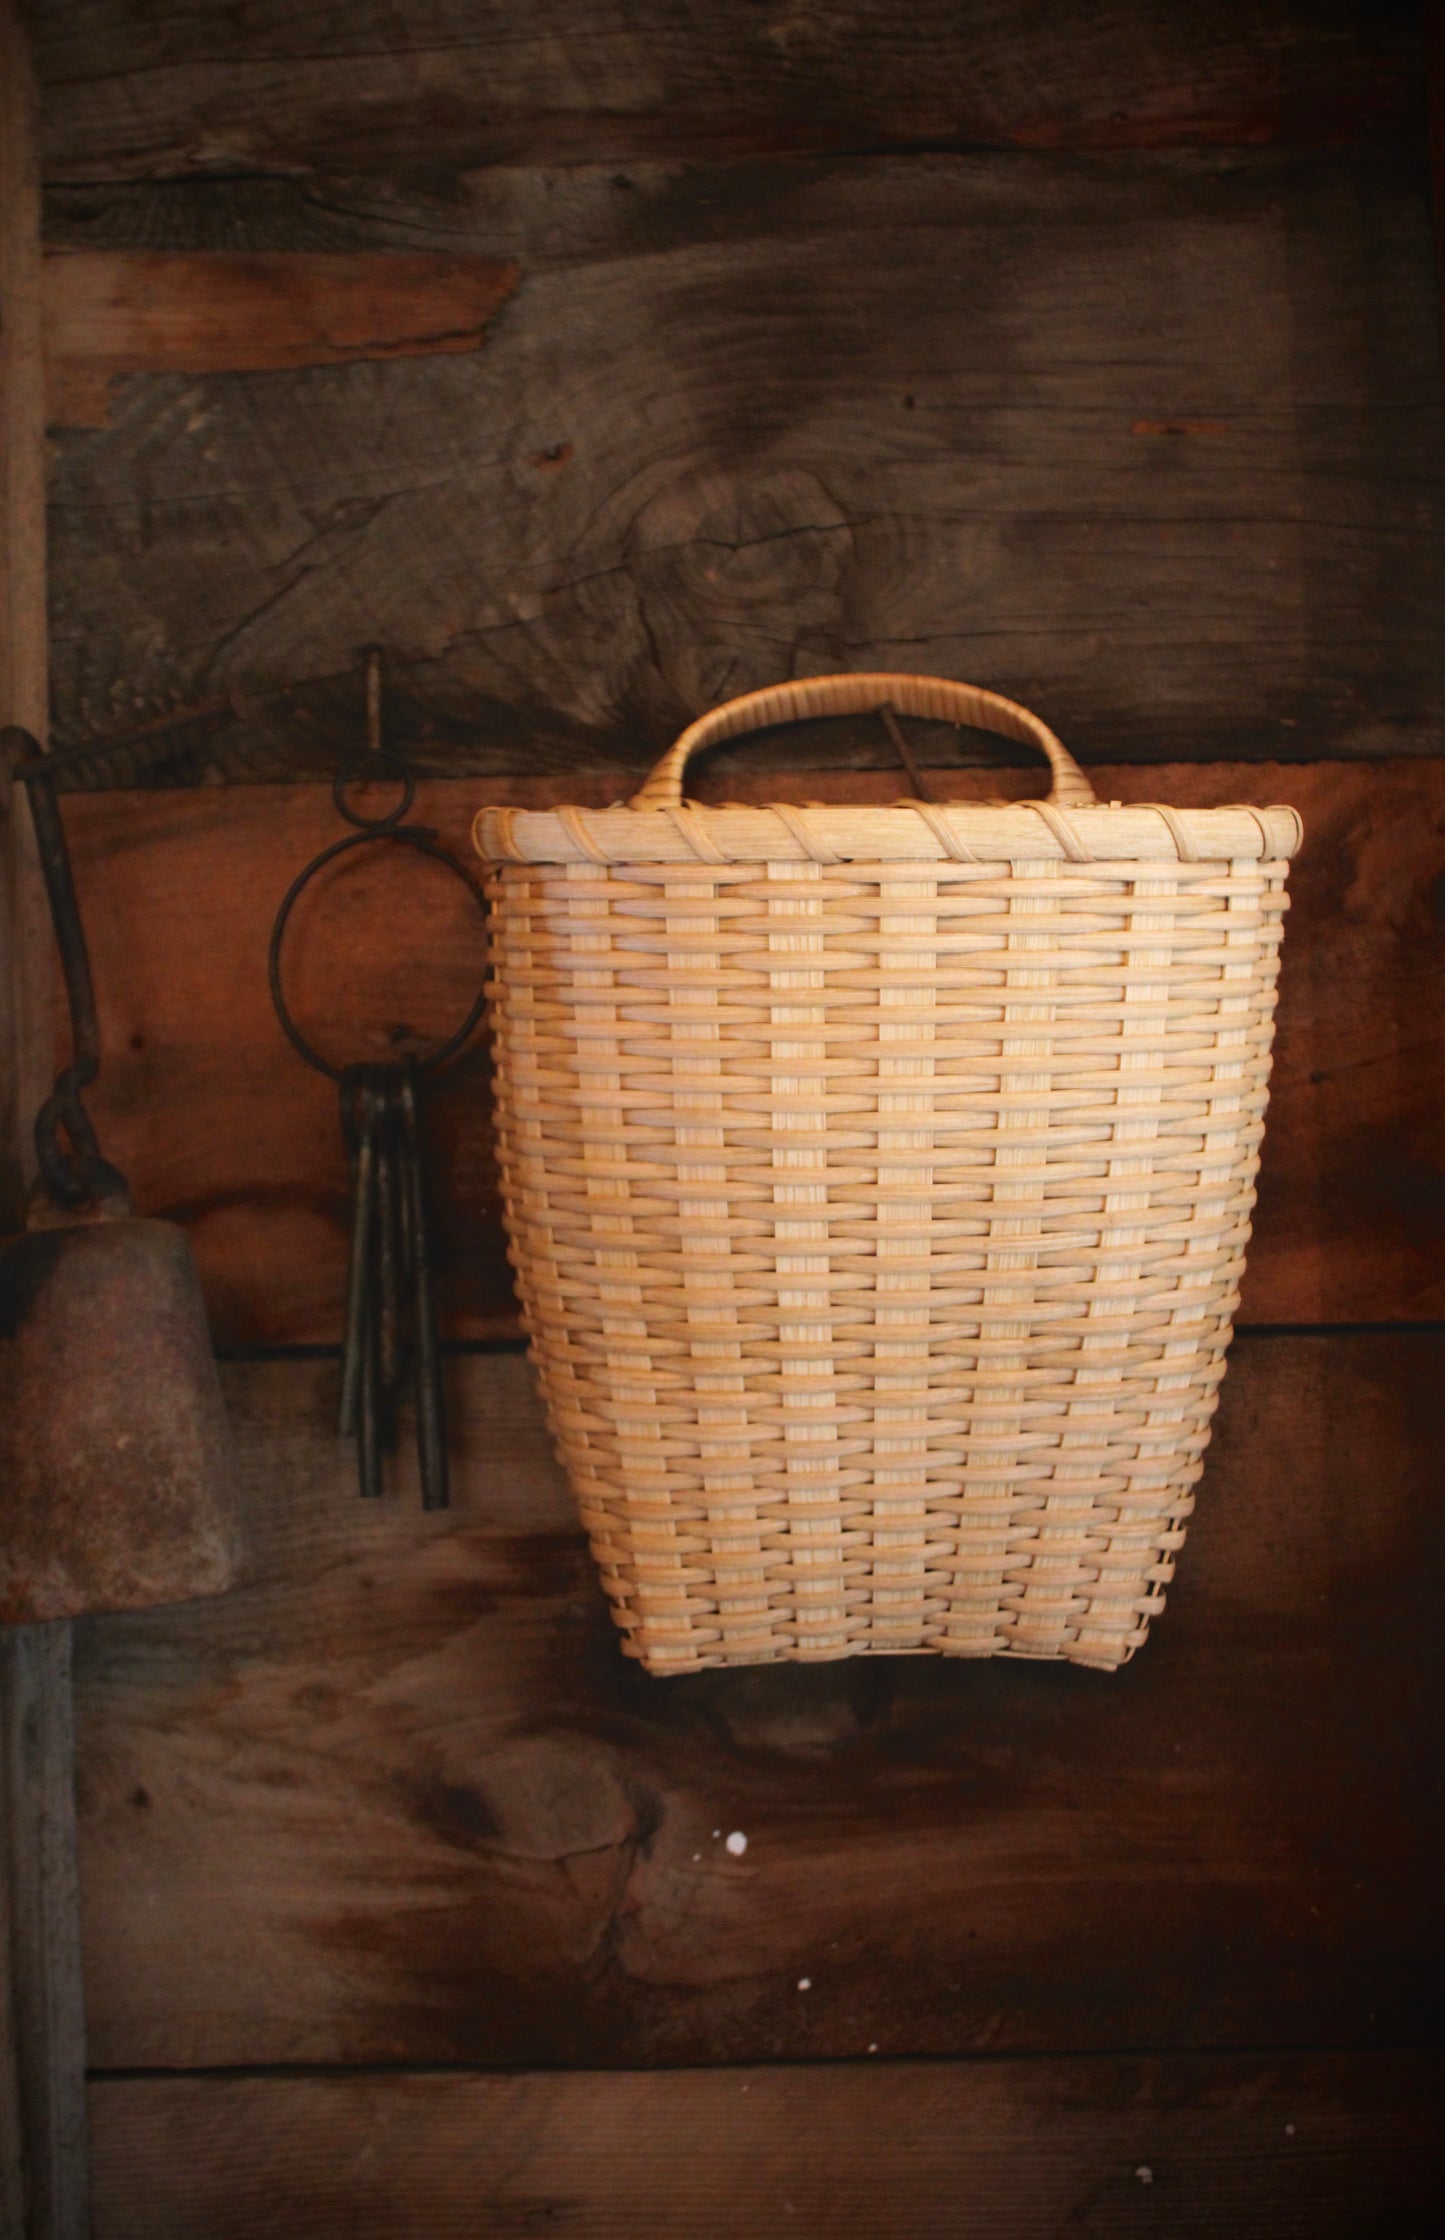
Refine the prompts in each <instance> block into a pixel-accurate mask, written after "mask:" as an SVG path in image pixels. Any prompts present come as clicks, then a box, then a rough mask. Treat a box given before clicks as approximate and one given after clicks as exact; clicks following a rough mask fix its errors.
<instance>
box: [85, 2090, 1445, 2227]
mask: <svg viewBox="0 0 1445 2240" xmlns="http://www.w3.org/2000/svg"><path fill="white" fill-rule="evenodd" d="M1439 2085H1440V2069H1439V2064H1438V2062H1435V2061H1431V2060H1430V2059H1428V2058H1421V2057H1410V2056H1401V2055H1392V2054H1375V2055H1372V2056H1370V2057H1368V2058H1361V2057H1360V2056H1358V2055H1354V2056H1351V2055H1340V2054H1285V2055H1283V2056H1272V2057H1270V2056H1266V2057H1260V2056H1258V2055H1242V2056H1234V2057H1232V2058H1229V2059H1215V2060H1199V2059H1189V2058H1186V2057H1181V2056H1178V2055H1174V2056H1168V2057H1163V2058H1159V2057H1154V2058H1143V2059H1134V2060H1128V2061H1075V2060H1069V2059H1053V2060H1033V2061H1023V2062H997V2061H974V2062H967V2063H951V2064H945V2063H940V2062H926V2063H913V2064H909V2065H907V2066H904V2065H902V2064H892V2063H878V2064H874V2065H871V2066H868V2065H863V2064H859V2065H857V2066H848V2067H834V2068H819V2067H809V2066H804V2067H801V2068H795V2069H747V2070H737V2069H733V2070H728V2071H726V2072H723V2073H717V2072H714V2073H712V2074H706V2073H694V2074H690V2075H689V2074H683V2075H673V2076H656V2075H653V2076H646V2075H641V2076H639V2075H616V2076H552V2077H546V2076H518V2077H495V2076H458V2077H417V2076H390V2077H376V2076H372V2077H369V2076H353V2077H325V2078H321V2077H316V2078H311V2077H308V2078H299V2077H298V2078H290V2077H288V2078H236V2079H231V2078H225V2079H222V2078H206V2079H199V2078H195V2079H193V2078H165V2079H155V2080H149V2079H140V2078H137V2079H133V2080H126V2081H124V2082H121V2081H114V2082H111V2081H105V2082H101V2083H98V2084H97V2085H96V2086H95V2087H94V2088H93V2095H92V2097H93V2104H94V2109H95V2126H96V2137H97V2146H98V2151H99V2197H98V2202H97V2217H96V2240H150V2236H151V2235H152V2234H153V2233H155V2232H156V2231H157V2230H163V2231H164V2232H165V2233H166V2235H167V2240H251V2236H252V2235H253V2234H255V2233H257V2232H262V2231H264V2232H266V2233H268V2234H270V2235H272V2240H342V2235H345V2240H395V2236H396V2235H397V2234H399V2233H403V2232H407V2233H410V2232H423V2231H424V2232H426V2233H428V2234H431V2235H433V2236H434V2240H474V2235H476V2234H477V2233H481V2232H487V2233H493V2232H514V2231H531V2230H533V2229H534V2228H551V2227H552V2226H554V2225H555V2226H557V2227H558V2228H560V2229H563V2230H565V2231H566V2232H567V2233H568V2234H569V2235H575V2236H576V2240H635V2235H637V2234H639V2233H664V2234H669V2235H671V2234H676V2233H686V2234H688V2235H689V2240H759V2235H761V2234H764V2233H779V2232H786V2233H795V2234H797V2235H799V2240H806V2236H810V2240H835V2236H838V2235H842V2234H851V2235H856V2236H863V2240H965V2236H966V2240H1056V2236H1057V2235H1058V2234H1060V2233H1062V2232H1070V2233H1073V2232H1080V2233H1085V2234H1087V2233H1095V2234H1101V2235H1102V2234H1108V2235H1109V2240H1127V2236H1129V2235H1139V2236H1141V2240H1142V2236H1143V2235H1145V2234H1159V2233H1168V2234H1169V2235H1171V2240H1281V2235H1283V2234H1285V2233H1300V2234H1304V2233H1308V2234H1309V2235H1310V2240H1359V2236H1360V2235H1361V2234H1363V2233H1382V2234H1383V2233H1388V2234H1390V2235H1391V2240H1423V2236H1424V2234H1425V2233H1426V2232H1427V2231H1428V2230H1430V2229H1431V2228H1432V2226H1433V2222H1434V2215H1435V2212H1436V2210H1437V2209H1438V2206H1439V2198H1438V2184H1439V2164H1438V2149H1437V2145H1436V2140H1435V2131H1436V2117H1437V2114H1438V2097H1437V2096H1438V2092H1439Z"/></svg>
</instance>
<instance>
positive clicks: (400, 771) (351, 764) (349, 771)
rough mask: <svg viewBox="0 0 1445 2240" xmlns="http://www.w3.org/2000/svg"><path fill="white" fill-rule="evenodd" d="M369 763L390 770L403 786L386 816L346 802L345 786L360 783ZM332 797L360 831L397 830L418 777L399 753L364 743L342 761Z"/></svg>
mask: <svg viewBox="0 0 1445 2240" xmlns="http://www.w3.org/2000/svg"><path fill="white" fill-rule="evenodd" d="M368 763H372V764H375V765H376V766H378V767H379V768H381V769H384V770H386V771H388V772H389V773H390V775H391V776H392V777H393V778H395V780H396V782H397V784H398V785H399V786H400V787H401V799H400V801H398V803H397V805H396V807H395V808H394V809H388V810H387V812H386V814H385V815H384V816H380V817H364V816H363V815H362V814H361V811H360V810H359V809H352V808H349V807H348V806H347V800H346V789H347V787H348V786H354V785H359V784H360V783H361V773H362V771H363V770H364V769H365V768H366V766H367V764H368ZM331 798H332V800H333V801H334V802H335V803H336V807H337V810H338V813H339V814H340V815H341V816H343V817H345V819H346V821H347V823H348V824H354V825H356V826H357V827H358V829H359V830H360V831H362V832H394V831H396V830H397V829H398V828H399V827H400V826H401V820H402V818H403V817H404V816H405V815H406V813H407V810H408V809H409V808H410V807H411V805H412V802H413V801H414V800H415V799H416V780H415V778H414V777H413V776H412V774H411V770H410V768H409V766H408V765H407V763H406V762H405V761H404V760H403V759H402V757H401V756H400V755H399V754H392V753H391V752H390V751H389V750H388V749H387V748H386V747H363V748H362V749H361V751H360V753H359V754H353V755H349V756H348V757H347V759H346V761H345V762H343V763H342V765H341V768H340V769H339V770H338V771H337V773H336V776H335V777H334V778H333V779H332V781H331Z"/></svg>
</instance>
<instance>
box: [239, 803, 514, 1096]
mask: <svg viewBox="0 0 1445 2240" xmlns="http://www.w3.org/2000/svg"><path fill="white" fill-rule="evenodd" d="M408 783H409V781H408ZM408 799H410V793H408ZM346 813H347V812H346V811H345V810H343V811H342V814H343V816H344V815H346ZM350 821H351V822H352V823H353V824H356V823H358V822H361V823H362V825H363V829H362V830H361V831H360V832H348V833H347V835H346V837H345V838H344V839H342V840H333V841H332V843H331V845H330V847H329V848H323V849H322V851H321V853H320V855H319V856H316V857H314V858H313V859H312V861H311V862H310V863H308V864H307V866H306V868H305V870H304V871H300V872H298V873H297V875H296V877H295V878H294V879H293V880H292V882H291V884H290V886H289V887H288V888H287V890H286V893H285V895H284V896H283V898H282V902H281V907H280V909H279V910H278V911H277V912H276V923H275V925H274V926H273V927H272V928H271V947H270V952H269V954H268V957H267V961H266V971H267V977H268V978H269V980H270V983H271V1001H272V1003H273V1004H274V1005H275V1006H276V1016H277V1018H278V1019H279V1020H280V1022H281V1025H282V1028H283V1029H284V1031H285V1034H286V1038H287V1040H288V1041H289V1042H290V1044H291V1047H292V1049H293V1050H295V1051H296V1053H297V1055H298V1056H300V1057H302V1058H304V1059H305V1060H306V1063H307V1065H308V1066H311V1067H313V1068H314V1069H315V1071H316V1072H317V1073H324V1074H325V1076H326V1078H327V1080H328V1081H340V1080H341V1079H342V1077H343V1075H344V1074H345V1073H346V1072H347V1071H348V1070H349V1069H348V1068H347V1067H345V1066H333V1065H330V1064H328V1062H327V1060H326V1059H325V1058H323V1057H322V1055H321V1053H320V1051H319V1050H316V1049H314V1048H313V1047H312V1045H311V1044H310V1043H309V1042H308V1041H307V1039H306V1037H305V1035H304V1034H303V1033H302V1032H301V1029H300V1028H299V1027H298V1026H297V1024H296V1021H295V1020H294V1019H293V1018H292V1016H291V1013H290V1011H289V1010H288V1008H287V1004H286V997H285V995H284V993H283V991H282V987H281V944H282V942H283V941H284V940H285V937H286V926H287V922H288V920H289V919H290V916H291V912H292V910H293V909H294V907H295V905H296V903H297V901H298V900H299V899H300V897H301V895H302V894H303V893H304V892H305V890H306V888H307V887H308V886H309V885H310V884H311V881H312V880H313V879H314V878H315V876H316V874H317V872H318V871H321V870H324V868H325V866H326V865H327V864H328V863H331V862H333V861H334V860H335V858H336V857H337V856H341V855H345V854H346V853H347V851H348V850H349V849H351V848H364V847H365V846H366V845H367V844H368V842H370V841H376V840H400V841H402V842H404V843H405V845H406V846H407V847H409V848H415V849H416V851H417V853H418V855H424V856H430V858H431V859H432V861H433V863H440V864H444V865H445V866H446V868H447V870H448V871H454V872H455V873H456V876H457V877H458V878H459V879H460V880H461V882H462V885H463V886H464V887H466V888H467V890H468V891H469V893H470V894H471V895H472V896H473V897H474V898H475V901H476V904H477V907H478V909H479V910H480V911H481V912H482V914H483V916H484V917H485V915H486V908H487V898H486V896H485V894H484V893H483V891H482V888H481V884H480V882H479V881H478V880H476V879H474V878H473V877H472V874H471V872H470V871H468V869H467V867H466V865H465V864H464V863H459V862H458V860H457V858H456V857H455V856H454V855H453V854H452V853H451V850H450V849H449V848H444V847H442V846H441V845H440V843H439V842H438V840H437V836H436V834H435V832H434V831H433V830H432V829H431V827H430V826H428V825H418V824H395V823H393V822H392V820H391V819H390V818H389V817H387V818H382V819H379V820H378V819H375V818H370V819H365V820H361V819H358V818H356V817H352V818H351V820H350ZM486 1001H487V991H486V989H485V988H481V989H479V990H478V991H477V1000H476V1002H475V1003H474V1004H473V1005H472V1008H471V1010H470V1011H469V1012H468V1013H467V1015H466V1017H465V1019H463V1021H462V1023H461V1025H460V1026H459V1027H458V1028H457V1029H456V1031H455V1033H453V1034H450V1035H448V1036H447V1038H446V1040H445V1042H439V1043H438V1044H437V1046H436V1048H435V1050H431V1051H429V1052H428V1053H427V1055H426V1056H425V1057H424V1058H414V1059H413V1060H412V1061H411V1062H412V1064H413V1066H414V1067H415V1069H416V1071H417V1072H418V1073H431V1072H432V1071H433V1070H434V1069H435V1068H436V1067H437V1066H441V1065H445V1064H446V1061H447V1059H448V1058H453V1057H455V1056H456V1054H457V1052H458V1050H460V1049H461V1047H462V1044H463V1043H464V1042H466V1041H467V1040H468V1038H469V1037H470V1035H471V1034H472V1031H473V1029H474V1028H475V1027H476V1025H477V1022H478V1020H479V1019H480V1018H481V1016H482V1012H483V1010H484V1009H485V1007H486Z"/></svg>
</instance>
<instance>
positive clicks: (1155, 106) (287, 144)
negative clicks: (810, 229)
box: [40, 0, 1419, 180]
mask: <svg viewBox="0 0 1445 2240" xmlns="http://www.w3.org/2000/svg"><path fill="white" fill-rule="evenodd" d="M40 28H41V50H40V52H41V66H42V70H43V73H44V79H45V89H46V95H47V168H48V170H49V172H50V173H51V175H53V176H55V177H57V178H62V179H65V178H71V179H85V180H93V179H99V178H107V177H110V178H114V177H117V176H120V177H130V176H135V175H137V174H140V173H145V172H168V171H169V172H177V171H206V170H226V171H242V170H256V169H266V168H269V169H284V170H289V169H295V168H297V167H298V166H300V167H307V166H312V167H315V166H321V167H323V168H325V167H328V166H329V167H330V168H332V169H334V170H348V169H350V170H358V169H363V168H373V169H374V168H378V167H389V168H391V169H394V170H397V171H404V170H406V169H407V168H408V167H409V166H410V167H412V168H416V167H418V166H421V167H426V168H435V167H437V166H444V167H446V168H448V169H452V170H465V169H472V168H475V167H476V166H478V165H481V164H488V163H491V164H495V163H517V162H532V161H538V160H542V161H548V162H578V161H588V160H593V161H601V162H611V161H616V160H618V159H620V158H624V157H636V156H639V155H646V154H683V155H687V156H689V157H694V158H695V157H698V156H702V155H736V154H739V153H742V152H744V151H747V150H753V149H758V148H768V149H785V148H794V149H796V148H805V149H806V148H817V147H835V148H837V147H842V148H858V147H868V146H878V145H880V144H883V145H893V144H897V143H899V142H906V141H919V140H922V141H924V142H927V143H931V144H936V143H938V142H940V141H941V142H944V143H947V144H951V145H954V146H965V147H968V146H1000V145H1003V146H1026V147H1027V146H1041V145H1042V146H1049V147H1055V146H1063V147H1080V146H1082V147H1126V148H1127V147H1140V146H1143V147H1157V146H1169V145H1173V144H1177V143H1180V142H1184V143H1186V144H1187V143H1195V144H1198V143H1203V144H1205V145H1209V144H1213V143H1218V142H1221V141H1223V142H1228V141H1236V140H1244V141H1249V142H1257V141H1262V140H1296V141H1303V142H1305V143H1307V144H1314V143H1317V142H1319V141H1321V140H1331V139H1337V138H1348V137H1352V136H1355V135H1358V134H1360V133H1361V132H1371V131H1373V132H1376V133H1381V134H1383V133H1387V132H1388V131H1389V130H1390V129H1391V128H1392V127H1393V128H1394V129H1395V130H1396V131H1398V130H1399V129H1400V128H1401V126H1402V124H1405V125H1408V124H1413V123H1414V121H1415V117H1414V103H1413V101H1412V94H1413V92H1414V87H1413V84H1412V80H1411V74H1410V73H1411V67H1412V65H1413V64H1415V62H1416V58H1417V56H1418V38H1419V32H1418V24H1417V22H1416V21H1415V17H1414V11H1413V10H1411V9H1407V8H1404V7H1400V6H1389V5H1384V4H1382V0H1376V4H1375V5H1374V6H1373V7H1366V6H1364V5H1362V4H1360V0H1355V4H1353V5H1344V6H1337V7H1331V8H1329V9H1328V10H1323V9H1318V8H1305V9H1301V8H1298V7H1288V6H1286V5H1284V4H1283V0H1263V4H1261V0H1253V4H1251V0H1219V4H1217V5H1216V6H1215V7H1213V8H1212V9H1211V10H1210V11H1209V13H1208V16H1207V18H1200V17H1196V16H1195V15H1193V14H1192V13H1191V12H1190V11H1188V10H1180V9H1179V8H1177V7H1173V6H1171V5H1170V4H1169V0H1112V4H1110V5H1106V6H1094V7H1091V8H1087V9H1068V10H1063V11H1058V12H1055V11H1048V10H1045V11H1042V12H1040V11H1032V12H1029V13H1027V14H1021V13H1020V11H1019V10H1018V9H1017V8H1012V7H1010V6H1009V5H1008V4H1007V0H970V5H969V6H968V7H966V8H959V7H957V6H952V5H950V4H949V0H919V5H917V6H915V7H913V8H910V9H908V10H900V9H898V8H897V7H895V6H891V5H890V4H889V0H850V4H849V5H846V6H842V7H832V8H829V9H828V10H827V12H826V15H822V16H820V15H814V14H812V13H809V12H807V11H801V12H799V11H794V12H793V13H791V14H788V15H785V16H782V17H779V16H777V15H776V13H770V12H768V11H766V10H764V11H759V10H758V9H757V8H755V7H750V6H748V5H746V4H745V0H715V4H714V5H713V6H712V7H710V8H708V9H705V10H697V9H694V8H690V7H679V6H678V5H676V0H641V4H640V5H638V4H632V5H627V6H623V5H619V4H618V0H604V4H603V5H601V6H597V5H585V4H583V0H547V5H545V6H541V7H536V8H533V9H531V10H529V11H528V12H527V13H526V15H525V16H524V17H523V18H521V19H520V20H519V19H518V17H517V15H516V12H515V10H509V9H508V8H506V7H505V6H498V5H491V6H485V7H478V6H476V5H471V4H467V0H425V4H424V5H418V4H417V0H412V4H411V5H410V6H408V7H407V8H406V9H405V10H401V11H398V10H397V9H395V8H388V7H386V6H384V5H382V4H381V0H353V4H352V5H350V6H347V7H342V6H341V5H339V4H338V0H306V4H305V5H301V6H294V7H291V8H287V9H284V10H277V9H264V10H258V9H255V8H250V9H246V10H243V11H240V12H239V13H236V12H222V13H220V14H217V12H216V11H215V10H204V11H202V12H200V13H196V12H195V11H194V10H189V9H187V8H186V7H185V6H183V5H181V4H179V0H168V4H165V5H160V6H154V5H152V6H147V7H145V8H144V9H138V8H137V7H136V6H135V5H134V4H133V0H91V4H89V5H87V6H85V7H75V6H70V7H66V8H47V9H45V10H43V11H42V13H41V26H40Z"/></svg>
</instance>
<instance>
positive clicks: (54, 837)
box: [0, 724, 131, 1213]
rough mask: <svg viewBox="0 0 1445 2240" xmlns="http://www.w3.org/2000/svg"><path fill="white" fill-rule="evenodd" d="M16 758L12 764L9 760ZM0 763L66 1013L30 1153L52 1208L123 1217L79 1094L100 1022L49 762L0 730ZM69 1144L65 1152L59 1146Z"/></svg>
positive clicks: (19, 737) (119, 1180)
mask: <svg viewBox="0 0 1445 2240" xmlns="http://www.w3.org/2000/svg"><path fill="white" fill-rule="evenodd" d="M17 755H18V756H19V757H20V759H18V760H16V759H14V758H15V757H16V756H17ZM0 762H3V763H10V764H11V765H12V768H13V774H14V776H15V777H16V778H17V779H18V780H19V781H20V783H21V784H22V785H23V786H24V788H25V794H26V799H27V800H28V801H29V804H30V820H31V823H32V824H33V826H34V828H35V845H36V850H37V852H38V855H39V858H40V871H41V876H42V878H43V879H44V881H45V893H46V897H47V899H48V901H49V904H50V922H51V926H52V928H53V930H54V933H55V946H56V948H57V949H58V951H59V953H60V965H61V970H62V972H63V973H64V976H65V995H66V1001H67V1003H68V1005H69V1007H70V1037H71V1057H70V1063H69V1065H67V1066H63V1067H62V1068H61V1070H60V1072H59V1073H58V1074H57V1075H56V1077H55V1086H54V1087H53V1089H52V1090H51V1092H50V1095H49V1096H48V1097H47V1098H46V1099H45V1102H44V1103H43V1104H42V1105H41V1107H40V1110H39V1112H38V1113H37V1114H36V1118H35V1153H36V1157H37V1158H38V1159H39V1161H40V1171H41V1174H42V1175H43V1176H44V1178H45V1184H46V1188H47V1189H48V1190H49V1192H50V1195H51V1197H52V1198H53V1199H54V1200H55V1203H56V1204H57V1205H58V1206H64V1207H68V1208H72V1209H73V1208H75V1207H79V1206H83V1205H88V1204H95V1205H97V1206H102V1207H104V1208H105V1210H106V1211H107V1212H115V1213H128V1212H129V1211H130V1202H131V1201H130V1190H129V1188H128V1186H127V1183H126V1179H125V1177H124V1175H123V1174H122V1173H121V1171H120V1169H119V1168H118V1167H115V1166H112V1165H111V1162H110V1161H109V1160H108V1159H106V1158H103V1157H102V1155H101V1150H100V1145H99V1143H98V1142H97V1140H96V1134H95V1127H94V1124H93V1123H92V1121H91V1117H90V1114H89V1113H88V1112H87V1111H86V1109H85V1101H84V1098H83V1096H82V1093H81V1092H82V1091H83V1090H85V1089H88V1088H89V1087H90V1084H91V1083H92V1082H93V1081H94V1080H95V1079H96V1077H97V1075H98V1074H99V1072H100V1024H99V1021H98V1019H97V1016H96V1008H95V983H94V981H93V980H92V978H91V971H90V952H89V950H88V948H87V947H86V941H85V926H84V923H83V921H82V919H81V915H80V903H79V899H78V897H77V895H76V892H75V875H74V872H73V871H72V869H71V863H70V851H69V849H68V847H67V846H66V841H65V825H64V822H63V820H62V818H61V814H60V802H59V799H58V797H57V795H56V791H55V778H54V774H53V772H52V771H51V768H50V763H49V758H48V756H46V754H45V753H44V752H43V751H42V749H41V746H40V742H39V740H38V739H36V738H35V737H34V735H33V734H32V733H31V732H29V731H27V730H25V729H24V728H23V726H22V725H20V724H7V725H6V727H5V729H4V731H3V732H0ZM62 1130H63V1131H64V1134H65V1136H66V1137H67V1138H68V1142H69V1149H68V1150H67V1149H66V1148H65V1146H64V1145H63V1144H62V1142H61V1132H62Z"/></svg>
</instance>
